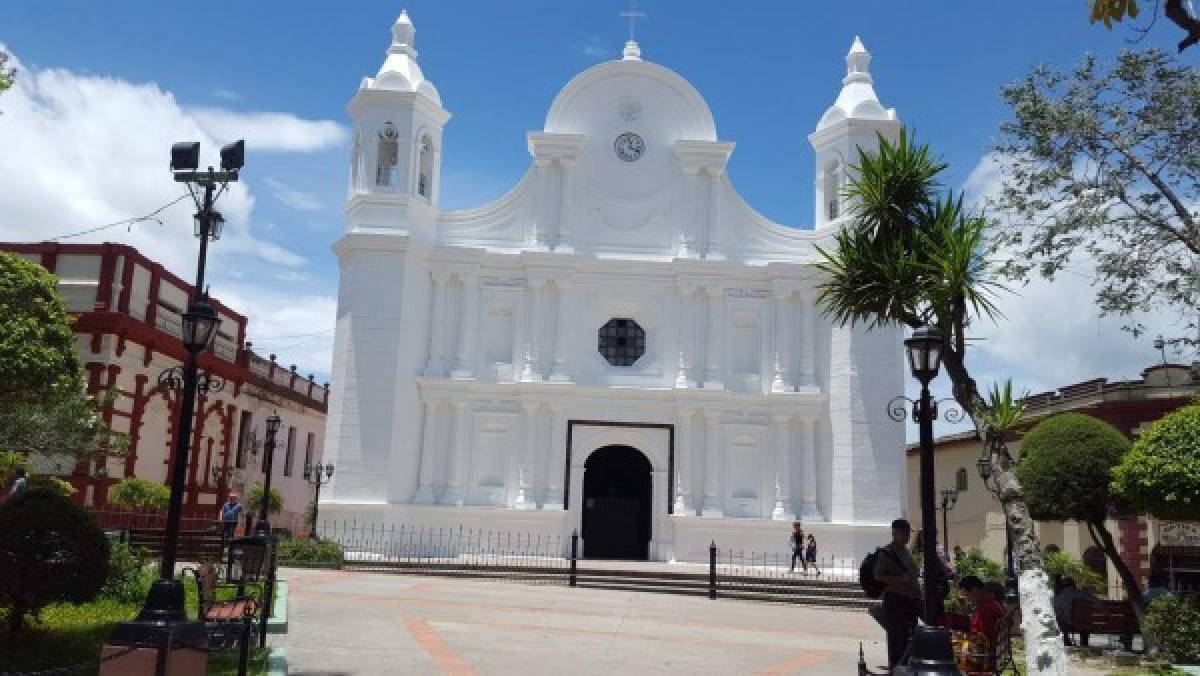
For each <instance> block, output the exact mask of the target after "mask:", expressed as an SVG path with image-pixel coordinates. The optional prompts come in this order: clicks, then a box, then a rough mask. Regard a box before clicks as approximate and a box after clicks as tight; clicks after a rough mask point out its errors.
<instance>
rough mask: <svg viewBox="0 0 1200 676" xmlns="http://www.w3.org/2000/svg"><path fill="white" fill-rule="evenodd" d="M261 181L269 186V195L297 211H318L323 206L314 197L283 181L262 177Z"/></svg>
mask: <svg viewBox="0 0 1200 676" xmlns="http://www.w3.org/2000/svg"><path fill="white" fill-rule="evenodd" d="M263 183H266V184H267V186H268V187H270V188H271V195H272V196H274V197H275V199H277V200H279V201H280V202H282V203H283V204H285V205H287V206H289V207H291V208H293V209H296V210H297V211H320V210H321V208H322V207H323V206H324V205H322V204H321V201H320V200H318V199H317V198H316V197H313V196H312V195H310V194H308V193H306V192H304V191H302V190H296V189H295V188H293V187H292V186H290V185H288V184H286V183H284V182H283V181H279V180H276V179H273V178H264V179H263Z"/></svg>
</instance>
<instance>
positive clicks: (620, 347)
mask: <svg viewBox="0 0 1200 676" xmlns="http://www.w3.org/2000/svg"><path fill="white" fill-rule="evenodd" d="M598 338H599V341H598V349H599V350H600V354H601V355H603V357H604V358H605V359H606V360H608V363H610V364H612V365H613V366H632V365H633V363H634V362H636V361H637V360H638V359H640V358H641V356H642V355H643V354H645V353H646V332H645V331H643V330H642V327H641V326H638V323H637V322H635V321H633V320H632V319H610V320H608V322H607V323H606V324H605V325H604V326H601V327H600V331H599V335H598Z"/></svg>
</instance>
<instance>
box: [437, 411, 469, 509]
mask: <svg viewBox="0 0 1200 676" xmlns="http://www.w3.org/2000/svg"><path fill="white" fill-rule="evenodd" d="M453 406H454V430H453V434H454V450H453V453H454V455H453V456H451V458H450V477H449V479H448V480H447V482H446V492H445V493H444V494H443V495H442V499H441V503H442V504H443V505H455V506H458V507H461V506H462V504H463V500H464V497H465V495H466V494H465V491H464V490H463V484H464V483H466V479H467V476H466V475H467V452H468V449H469V448H470V446H469V444H470V439H471V429H470V427H471V418H470V415H469V413H470V412H471V409H470V402H468V401H466V400H465V399H455V400H454V402H453Z"/></svg>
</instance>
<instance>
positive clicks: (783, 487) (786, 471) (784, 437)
mask: <svg viewBox="0 0 1200 676" xmlns="http://www.w3.org/2000/svg"><path fill="white" fill-rule="evenodd" d="M791 425H792V416H791V414H787V413H775V414H773V415H772V416H771V437H772V439H773V440H774V443H775V451H776V454H777V455H776V458H775V507H774V508H773V509H772V510H771V518H772V519H774V520H775V521H791V520H793V519H794V518H795V516H796V515H795V513H793V511H792V493H791V481H792V475H791V455H792V443H791V442H792V440H791V435H790V431H791Z"/></svg>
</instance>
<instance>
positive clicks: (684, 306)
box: [675, 282, 696, 389]
mask: <svg viewBox="0 0 1200 676" xmlns="http://www.w3.org/2000/svg"><path fill="white" fill-rule="evenodd" d="M676 288H677V289H678V291H679V302H678V303H676V307H677V308H679V314H678V318H679V319H678V321H679V356H678V361H677V364H676V371H675V387H677V388H680V389H682V388H687V387H695V386H696V380H695V377H694V376H693V375H692V361H693V360H694V359H695V355H694V354H693V353H692V350H690V349H688V347H689V346H688V342H689V341H690V340H691V338H692V332H691V331H689V330H688V329H689V328H690V326H691V321H692V317H693V313H692V311H691V310H692V308H691V302H692V296H693V295H695V293H696V287H695V286H693V285H692V284H690V283H687V282H680V283H679V285H678V286H677V287H676Z"/></svg>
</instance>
